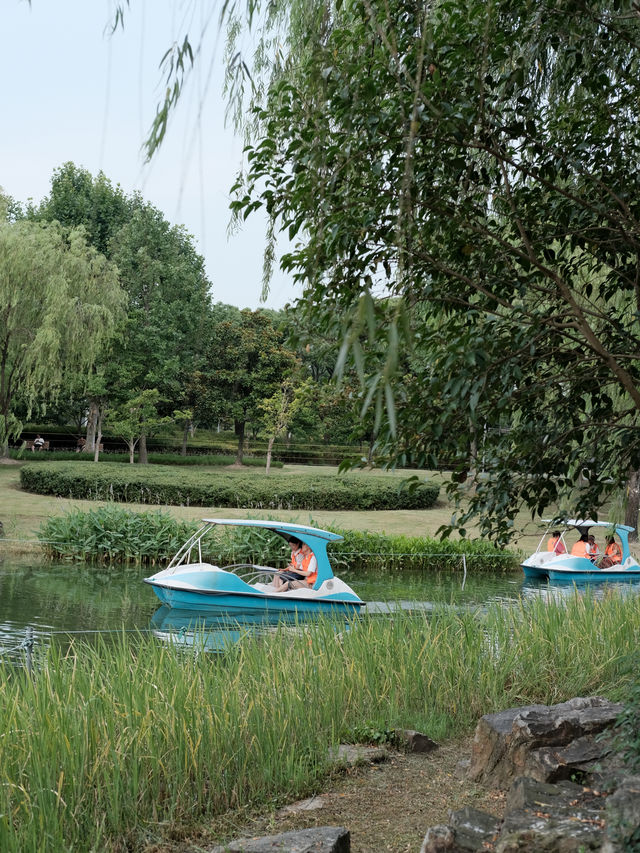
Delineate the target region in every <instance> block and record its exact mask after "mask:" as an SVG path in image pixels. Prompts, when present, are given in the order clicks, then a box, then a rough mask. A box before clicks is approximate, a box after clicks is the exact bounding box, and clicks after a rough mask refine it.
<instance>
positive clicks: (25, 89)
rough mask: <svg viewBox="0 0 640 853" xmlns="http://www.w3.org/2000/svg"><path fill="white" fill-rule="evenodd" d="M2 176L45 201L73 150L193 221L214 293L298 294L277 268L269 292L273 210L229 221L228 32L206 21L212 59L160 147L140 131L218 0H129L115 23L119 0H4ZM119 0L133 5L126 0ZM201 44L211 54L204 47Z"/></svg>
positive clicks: (21, 193) (17, 191)
mask: <svg viewBox="0 0 640 853" xmlns="http://www.w3.org/2000/svg"><path fill="white" fill-rule="evenodd" d="M0 2H1V8H2V11H1V13H0V21H1V23H2V26H1V29H0V33H1V36H0V38H1V48H0V79H1V80H2V85H0V116H1V120H2V125H3V127H2V133H1V135H0V187H2V189H3V190H4V192H5V193H7V194H8V195H10V196H12V197H13V198H15V199H16V200H17V201H20V202H23V203H24V202H27V201H28V200H29V199H32V200H33V201H34V202H35V203H38V202H39V201H40V200H41V199H42V198H43V197H44V196H46V195H47V194H48V192H49V190H50V182H51V177H52V174H53V171H54V169H56V168H58V167H59V166H61V165H62V164H63V163H65V162H67V161H72V162H73V163H75V165H76V166H78V167H83V168H85V169H88V170H89V172H91V173H92V174H93V175H96V174H97V173H98V172H99V171H103V172H104V173H105V175H106V176H107V177H108V178H109V179H110V180H111V182H112V183H113V184H120V186H121V187H122V189H123V190H124V191H125V192H126V193H131V192H133V191H136V190H137V191H139V192H141V194H142V195H143V197H144V198H145V199H146V200H147V201H149V202H151V203H152V204H153V205H155V206H156V207H157V208H159V209H160V210H161V211H162V212H163V214H164V216H165V217H166V219H167V220H168V221H169V222H171V223H172V224H175V225H184V226H185V227H186V229H187V231H188V232H189V233H190V234H192V235H193V236H194V244H195V247H196V250H197V251H198V252H199V253H200V254H201V255H202V256H203V257H204V259H205V264H206V269H207V274H208V277H209V279H210V280H211V282H212V297H213V300H214V301H215V302H224V303H228V304H230V305H236V306H238V307H239V308H257V307H259V306H261V305H262V306H265V307H269V308H282V307H283V306H284V305H285V304H286V303H287V302H292V301H294V300H295V298H297V296H299V295H300V292H299V289H298V288H297V286H296V285H294V284H293V282H292V281H291V279H290V278H289V277H287V276H286V275H285V274H284V273H281V272H280V271H278V270H276V271H275V274H274V278H273V282H272V285H271V292H270V295H269V297H268V299H267V301H266V302H261V301H260V294H261V289H262V253H263V248H264V242H265V241H264V234H265V221H264V219H263V218H262V217H260V215H257V216H253V217H250V218H249V220H248V222H247V223H245V225H244V226H243V227H242V229H241V231H240V232H239V233H236V234H231V235H230V234H229V233H228V225H229V220H230V213H229V207H228V204H229V191H230V188H231V186H232V184H233V181H234V178H235V175H236V174H237V172H238V169H239V167H240V165H241V158H242V141H241V140H240V139H239V138H238V137H237V136H236V135H235V134H234V133H233V132H232V130H231V129H230V128H229V127H228V126H225V115H224V113H225V106H224V101H223V97H222V79H223V50H224V37H223V35H218V29H217V27H218V21H217V15H215V14H213V15H212V16H211V20H210V21H209V22H208V29H207V30H206V32H207V33H208V41H209V48H208V51H207V53H206V57H205V58H206V61H201V62H199V63H197V64H196V69H195V71H194V73H193V75H192V77H191V80H190V83H189V86H188V88H186V89H185V91H184V93H183V97H182V100H181V103H180V105H179V107H178V110H177V112H176V115H175V117H174V119H173V120H172V122H171V123H170V126H169V131H168V136H167V139H166V141H165V143H164V144H163V146H162V148H161V150H160V152H159V154H157V155H156V156H155V157H154V159H153V161H152V162H151V163H150V164H146V165H145V163H144V156H143V154H142V151H141V146H142V143H143V141H144V139H145V137H146V135H147V133H148V131H149V128H150V125H151V122H152V120H153V116H154V115H155V108H156V104H157V103H158V101H159V100H160V98H161V95H162V93H163V91H164V86H163V82H162V73H161V71H160V68H159V65H160V60H161V59H162V56H163V55H164V53H165V52H166V50H167V49H168V48H169V47H170V46H171V45H172V44H173V43H174V42H179V43H181V42H182V40H183V38H184V35H185V34H186V32H189V33H190V37H191V38H192V39H193V41H194V43H195V41H196V40H197V39H196V38H194V37H196V36H197V33H198V32H199V31H200V29H201V26H202V24H203V23H207V22H203V21H202V19H201V16H202V15H203V14H204V13H205V12H203V8H204V7H207V9H208V11H209V12H210V11H211V7H214V9H215V7H216V6H218V5H219V4H216V3H215V2H212V0H209V2H204V0H200V1H199V0H130V3H131V5H130V7H129V9H128V10H127V11H125V17H124V29H122V28H119V29H118V30H117V31H116V32H115V33H114V34H113V35H111V34H110V27H109V26H108V25H109V23H110V22H111V21H112V20H113V15H114V9H115V5H116V4H115V3H114V2H113V1H112V0H55V2H54V0H32V2H31V5H29V3H28V2H27V0H0ZM122 5H125V4H124V2H123V4H122ZM203 55H204V54H203Z"/></svg>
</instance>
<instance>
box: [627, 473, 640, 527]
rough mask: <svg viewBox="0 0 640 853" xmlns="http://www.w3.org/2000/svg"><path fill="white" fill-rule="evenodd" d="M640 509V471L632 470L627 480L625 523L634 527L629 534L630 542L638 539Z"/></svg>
mask: <svg viewBox="0 0 640 853" xmlns="http://www.w3.org/2000/svg"><path fill="white" fill-rule="evenodd" d="M639 510H640V471H631V472H630V473H629V479H628V480H627V500H626V504H625V513H624V523H625V524H627V525H629V527H633V528H634V530H633V533H630V534H629V542H637V541H638V511H639Z"/></svg>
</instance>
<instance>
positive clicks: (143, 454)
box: [138, 432, 149, 465]
mask: <svg viewBox="0 0 640 853" xmlns="http://www.w3.org/2000/svg"><path fill="white" fill-rule="evenodd" d="M148 464H149V456H148V455H147V434H146V432H141V433H140V446H139V447H138V465H148Z"/></svg>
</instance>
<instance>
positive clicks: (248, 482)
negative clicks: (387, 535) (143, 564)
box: [20, 462, 439, 510]
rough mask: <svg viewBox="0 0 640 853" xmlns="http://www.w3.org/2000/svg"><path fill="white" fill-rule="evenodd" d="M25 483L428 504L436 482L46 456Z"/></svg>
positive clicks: (170, 498)
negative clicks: (405, 483) (406, 484)
mask: <svg viewBox="0 0 640 853" xmlns="http://www.w3.org/2000/svg"><path fill="white" fill-rule="evenodd" d="M20 482H21V485H22V488H23V489H25V490H27V491H30V492H36V493H38V494H42V495H55V496H56V497H65V498H73V499H76V500H77V499H82V500H111V501H118V502H126V503H142V504H156V505H158V504H173V505H177V506H215V507H237V508H239V509H262V510H265V509H266V510H269V509H290V510H299V509H306V510H317V509H328V510H342V509H344V510H381V509H386V510H389V509H429V508H430V507H432V506H433V505H434V504H435V502H436V500H437V498H438V493H439V487H438V485H437V484H435V483H428V482H425V483H423V484H422V485H421V486H420V487H418V488H417V489H415V490H409V489H406V488H402V486H401V483H400V482H399V481H398V480H391V479H390V478H388V477H384V476H376V475H373V474H371V475H366V476H362V475H357V474H351V475H315V474H291V475H282V474H279V475H278V474H270V475H268V476H267V475H266V474H264V473H262V472H258V471H256V472H250V473H245V472H237V473H235V472H234V473H226V472H225V473H223V472H218V471H190V470H185V469H182V470H179V471H176V470H174V469H171V468H169V467H165V466H163V467H162V468H161V467H159V466H158V467H155V466H152V467H141V466H138V465H119V464H116V463H109V462H104V463H98V464H97V465H88V464H87V463H86V462H84V463H83V462H51V463H49V464H48V465H41V464H37V463H35V464H28V465H24V466H23V467H22V468H21V469H20Z"/></svg>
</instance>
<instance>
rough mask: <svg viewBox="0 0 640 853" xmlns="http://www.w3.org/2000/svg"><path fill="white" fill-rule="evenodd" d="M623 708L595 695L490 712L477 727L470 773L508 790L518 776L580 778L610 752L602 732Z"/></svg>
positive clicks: (548, 779)
mask: <svg viewBox="0 0 640 853" xmlns="http://www.w3.org/2000/svg"><path fill="white" fill-rule="evenodd" d="M621 710H622V705H619V704H616V703H615V702H610V701H609V700H608V699H604V698H602V697H599V696H595V697H591V698H586V699H585V698H580V697H578V698H575V699H570V700H569V701H568V702H562V703H561V704H558V705H529V706H527V707H525V708H509V709H507V710H506V711H499V712H498V713H496V714H486V715H485V716H484V717H482V718H481V719H480V721H479V722H478V725H477V727H476V732H475V736H474V739H473V746H472V751H471V762H470V766H469V770H468V778H469V779H470V780H471V781H473V782H479V783H481V784H484V785H488V786H489V787H494V788H501V789H505V788H508V787H509V785H510V784H511V782H512V781H513V780H514V779H515V778H517V777H518V776H530V777H532V778H533V779H537V780H539V781H541V782H553V781H559V780H561V779H569V778H571V777H572V776H573V777H579V776H581V774H584V773H585V772H588V771H589V770H591V769H592V768H593V767H594V765H595V763H596V762H598V761H600V760H601V759H602V758H604V757H605V756H606V755H607V754H608V753H609V752H610V746H609V745H608V743H607V741H606V740H603V739H601V738H598V737H597V736H598V735H600V733H601V732H603V731H604V730H605V729H608V728H610V726H611V725H612V724H613V723H614V722H615V720H616V717H617V716H618V715H619V713H620V711H621Z"/></svg>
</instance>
